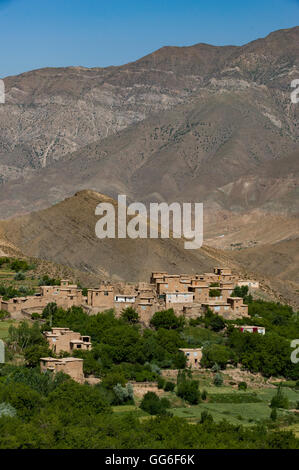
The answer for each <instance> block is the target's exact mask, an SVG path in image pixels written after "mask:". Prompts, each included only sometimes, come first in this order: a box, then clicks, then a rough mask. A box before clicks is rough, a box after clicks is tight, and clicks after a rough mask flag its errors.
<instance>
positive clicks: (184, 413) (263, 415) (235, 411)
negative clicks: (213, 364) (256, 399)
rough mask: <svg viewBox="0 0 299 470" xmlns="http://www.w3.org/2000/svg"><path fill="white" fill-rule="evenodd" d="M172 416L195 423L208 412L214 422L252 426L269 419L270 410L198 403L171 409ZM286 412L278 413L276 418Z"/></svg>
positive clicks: (251, 405) (248, 405)
mask: <svg viewBox="0 0 299 470" xmlns="http://www.w3.org/2000/svg"><path fill="white" fill-rule="evenodd" d="M171 411H172V413H173V414H174V416H178V417H180V418H187V419H188V420H195V421H197V420H198V419H200V417H201V413H202V412H203V411H208V412H209V413H210V414H211V415H212V416H213V419H214V421H215V422H219V421H222V420H223V419H226V420H227V421H229V422H230V423H231V424H242V425H244V426H252V425H254V424H257V423H258V422H259V421H261V420H264V419H268V418H269V417H270V413H271V409H270V407H269V406H268V405H267V403H200V404H199V405H196V406H190V407H188V408H173V409H172V410H171ZM286 413H288V411H278V416H280V415H284V414H286Z"/></svg>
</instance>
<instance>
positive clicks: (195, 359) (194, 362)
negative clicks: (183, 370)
mask: <svg viewBox="0 0 299 470" xmlns="http://www.w3.org/2000/svg"><path fill="white" fill-rule="evenodd" d="M180 351H182V352H183V353H184V354H185V356H186V358H187V363H186V365H187V367H190V368H191V369H199V368H200V361H201V358H202V348H180Z"/></svg>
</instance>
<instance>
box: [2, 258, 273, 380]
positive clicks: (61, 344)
mask: <svg viewBox="0 0 299 470" xmlns="http://www.w3.org/2000/svg"><path fill="white" fill-rule="evenodd" d="M236 286H239V287H242V286H247V287H248V288H250V290H252V289H257V288H258V287H259V284H258V282H257V281H254V280H244V279H239V277H238V276H236V275H235V274H233V273H232V271H231V269H230V268H227V267H215V268H214V272H213V273H204V274H196V275H188V274H168V273H167V272H153V273H152V275H151V278H150V282H149V283H145V282H139V283H137V284H129V283H124V282H118V283H108V282H105V283H102V284H101V285H100V286H99V287H98V288H90V289H88V290H87V296H84V295H83V294H82V289H80V288H79V287H78V286H77V285H76V284H72V283H71V281H70V280H68V279H64V280H61V282H60V286H52V285H51V286H40V288H39V289H40V292H38V293H36V294H35V295H31V296H26V297H15V298H11V299H9V300H3V299H2V298H1V297H0V310H2V311H7V312H8V313H9V314H10V315H11V316H12V317H13V316H15V315H22V316H24V317H26V316H27V317H30V316H31V315H32V313H42V311H43V309H44V308H45V307H46V306H47V305H48V304H49V303H55V304H56V305H57V306H58V307H61V308H63V309H66V310H67V309H68V308H71V307H74V306H76V307H82V308H83V309H84V311H85V312H86V313H87V314H88V315H95V314H97V313H98V312H103V311H107V310H114V312H115V315H116V316H120V315H121V313H122V312H123V310H124V309H126V308H128V307H132V308H134V310H135V311H136V312H137V313H138V316H139V319H140V323H141V324H142V325H143V326H144V327H148V326H149V324H150V320H151V318H152V316H153V315H154V313H155V312H157V311H162V310H167V309H173V311H174V313H175V314H176V315H177V316H180V315H182V316H184V317H185V318H186V319H196V318H198V317H200V316H202V315H204V314H205V313H206V312H207V311H208V310H210V311H212V312H213V313H214V314H216V315H217V314H218V315H220V316H222V317H223V318H224V319H227V320H235V319H240V318H244V317H245V318H246V317H247V316H248V305H246V304H244V303H243V298H242V297H235V296H232V293H233V290H234V288H235V287H236ZM240 330H241V331H248V332H252V333H253V332H257V333H260V334H265V329H264V328H259V327H254V326H246V325H242V326H241V327H240ZM44 335H45V338H46V340H47V341H48V344H49V347H50V349H51V350H52V351H53V353H54V354H55V355H58V354H60V353H62V352H65V353H67V354H68V355H70V356H71V355H72V352H73V351H75V350H90V349H91V348H92V344H91V339H90V337H89V336H81V334H80V333H78V332H74V331H71V330H70V329H69V328H57V327H55V328H52V330H51V331H47V332H45V333H44ZM181 351H182V352H183V353H184V354H185V356H186V359H187V366H188V367H190V368H192V369H198V368H199V367H200V360H201V357H202V350H201V348H195V349H192V348H191V349H190V348H188V349H186V348H183V349H181ZM40 367H41V370H42V371H45V370H50V371H53V372H54V373H56V372H59V371H63V372H64V373H66V374H68V375H70V376H71V377H72V378H73V379H74V380H76V381H77V382H79V383H83V382H84V380H85V379H84V374H83V359H81V358H78V357H63V358H55V357H43V358H41V360H40Z"/></svg>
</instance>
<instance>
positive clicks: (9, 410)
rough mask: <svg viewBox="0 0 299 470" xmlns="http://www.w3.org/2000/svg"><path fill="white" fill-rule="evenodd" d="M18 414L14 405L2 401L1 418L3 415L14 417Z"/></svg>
mask: <svg viewBox="0 0 299 470" xmlns="http://www.w3.org/2000/svg"><path fill="white" fill-rule="evenodd" d="M16 414H17V411H16V409H15V408H14V407H13V406H11V405H10V404H9V403H5V402H2V403H0V418H2V416H7V417H9V418H14V416H16Z"/></svg>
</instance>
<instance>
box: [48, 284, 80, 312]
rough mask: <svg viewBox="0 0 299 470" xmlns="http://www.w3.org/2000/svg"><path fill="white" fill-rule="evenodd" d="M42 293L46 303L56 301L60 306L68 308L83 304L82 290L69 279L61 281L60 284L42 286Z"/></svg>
mask: <svg viewBox="0 0 299 470" xmlns="http://www.w3.org/2000/svg"><path fill="white" fill-rule="evenodd" d="M40 290H41V295H42V297H43V299H44V300H45V301H46V304H48V303H50V302H55V303H56V304H57V305H58V306H59V307H62V308H64V309H68V308H71V307H79V306H80V305H82V304H83V295H82V290H81V289H78V286H77V285H76V284H70V281H69V280H68V279H64V280H62V281H61V283H60V286H41V287H40Z"/></svg>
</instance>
